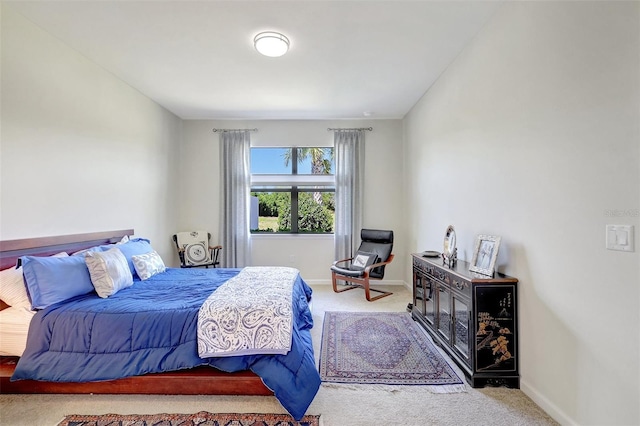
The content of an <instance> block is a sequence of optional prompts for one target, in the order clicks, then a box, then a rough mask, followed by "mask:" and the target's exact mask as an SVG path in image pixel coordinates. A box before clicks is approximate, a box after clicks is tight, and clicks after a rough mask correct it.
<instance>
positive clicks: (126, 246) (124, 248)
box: [100, 238, 153, 278]
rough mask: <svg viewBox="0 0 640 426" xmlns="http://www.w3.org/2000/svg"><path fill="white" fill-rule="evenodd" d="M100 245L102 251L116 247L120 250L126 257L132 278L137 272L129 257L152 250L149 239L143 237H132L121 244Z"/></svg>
mask: <svg viewBox="0 0 640 426" xmlns="http://www.w3.org/2000/svg"><path fill="white" fill-rule="evenodd" d="M100 247H101V248H102V249H103V251H107V250H109V249H110V248H113V247H117V248H118V250H120V251H121V252H122V254H124V257H125V259H127V263H128V264H129V269H130V270H131V275H133V277H134V278H135V277H137V276H138V274H137V273H136V268H135V266H133V260H131V258H132V257H133V256H137V255H140V254H147V253H150V252H152V251H153V248H152V247H151V244H150V241H149V240H147V239H145V238H134V239H132V240H129V241H127V242H126V243H123V244H117V245H115V246H114V245H112V244H109V245H104V246H100Z"/></svg>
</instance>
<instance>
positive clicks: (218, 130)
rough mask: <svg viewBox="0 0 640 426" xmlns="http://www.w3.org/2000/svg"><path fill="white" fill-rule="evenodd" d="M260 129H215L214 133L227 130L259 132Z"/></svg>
mask: <svg viewBox="0 0 640 426" xmlns="http://www.w3.org/2000/svg"><path fill="white" fill-rule="evenodd" d="M257 131H258V129H255V128H254V129H213V133H225V132H257Z"/></svg>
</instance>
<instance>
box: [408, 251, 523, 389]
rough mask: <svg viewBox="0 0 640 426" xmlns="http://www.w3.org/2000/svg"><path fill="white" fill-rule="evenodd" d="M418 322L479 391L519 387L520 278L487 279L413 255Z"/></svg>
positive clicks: (465, 266) (462, 264)
mask: <svg viewBox="0 0 640 426" xmlns="http://www.w3.org/2000/svg"><path fill="white" fill-rule="evenodd" d="M412 258H413V308H412V311H411V313H412V316H413V318H414V319H415V320H416V321H417V322H418V323H419V324H420V325H422V326H423V327H424V328H425V329H426V330H427V332H428V333H429V334H430V335H431V337H432V338H433V340H434V342H435V343H436V344H438V345H439V346H440V347H442V348H443V349H444V351H445V352H447V353H448V354H449V355H450V356H451V358H452V359H453V360H454V361H455V362H456V364H458V366H459V367H460V368H461V369H462V370H463V371H464V373H465V375H466V378H467V380H468V381H469V383H470V384H471V386H473V387H474V388H477V387H484V386H507V387H510V388H519V387H520V374H519V372H518V362H519V359H518V356H519V353H518V309H517V305H518V298H517V296H518V292H517V290H518V289H517V283H518V280H517V279H516V278H513V277H509V276H507V275H502V274H496V275H495V276H494V277H485V276H482V275H478V274H475V273H473V272H470V271H469V263H467V262H464V261H457V262H456V264H455V265H453V266H452V267H451V268H449V267H448V266H446V265H444V264H443V261H442V259H441V258H428V257H423V256H422V255H420V254H412Z"/></svg>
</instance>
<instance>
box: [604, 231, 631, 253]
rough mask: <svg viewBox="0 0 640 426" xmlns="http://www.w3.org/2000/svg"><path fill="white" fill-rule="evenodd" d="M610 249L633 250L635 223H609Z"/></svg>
mask: <svg viewBox="0 0 640 426" xmlns="http://www.w3.org/2000/svg"><path fill="white" fill-rule="evenodd" d="M606 229H607V230H606V232H607V234H606V245H607V249H608V250H618V251H633V250H634V247H633V225H607V228H606Z"/></svg>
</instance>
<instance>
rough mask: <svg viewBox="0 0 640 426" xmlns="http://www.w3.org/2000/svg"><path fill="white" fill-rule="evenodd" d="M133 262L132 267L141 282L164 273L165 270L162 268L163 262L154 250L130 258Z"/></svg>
mask: <svg viewBox="0 0 640 426" xmlns="http://www.w3.org/2000/svg"><path fill="white" fill-rule="evenodd" d="M131 260H132V261H133V267H134V268H136V272H137V273H138V276H139V277H140V279H141V280H146V279H149V278H151V277H152V276H154V275H155V274H159V273H161V272H164V271H165V270H166V269H167V268H166V267H165V266H164V262H163V261H162V258H161V257H160V255H159V254H158V253H157V252H156V251H155V250H154V251H151V252H149V253H145V254H139V255H135V256H132V257H131Z"/></svg>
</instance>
